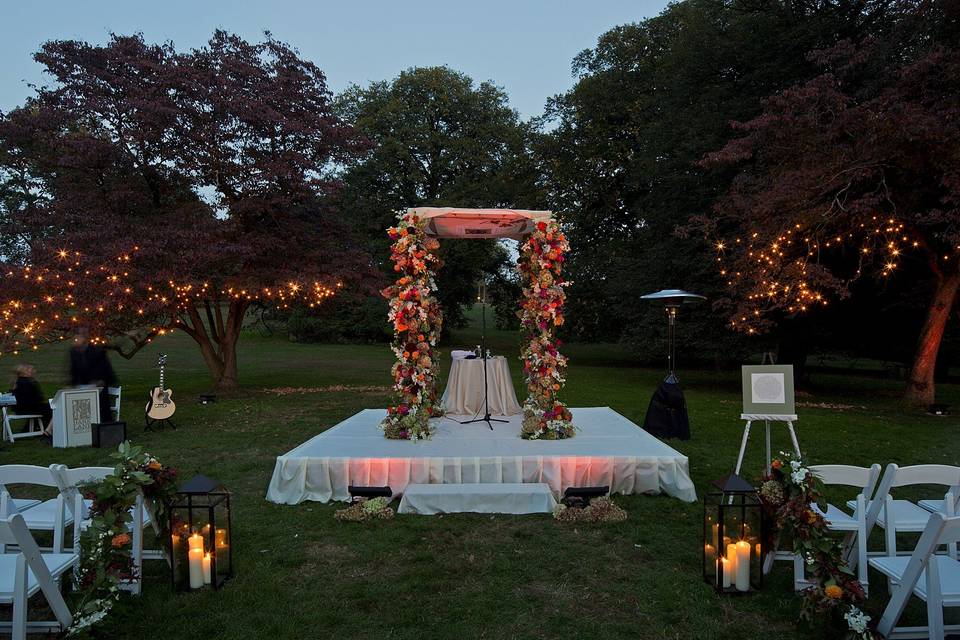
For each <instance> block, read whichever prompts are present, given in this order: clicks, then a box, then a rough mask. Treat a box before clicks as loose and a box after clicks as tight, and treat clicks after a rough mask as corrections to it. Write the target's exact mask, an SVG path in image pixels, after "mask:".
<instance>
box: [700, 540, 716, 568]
mask: <svg viewBox="0 0 960 640" xmlns="http://www.w3.org/2000/svg"><path fill="white" fill-rule="evenodd" d="M703 555H704V556H705V557H706V558H707V562H713V563H716V561H717V560H716V558H717V548H716V547H714V546H713V545H712V544H705V545H703Z"/></svg>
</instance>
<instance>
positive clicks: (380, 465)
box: [267, 407, 697, 504]
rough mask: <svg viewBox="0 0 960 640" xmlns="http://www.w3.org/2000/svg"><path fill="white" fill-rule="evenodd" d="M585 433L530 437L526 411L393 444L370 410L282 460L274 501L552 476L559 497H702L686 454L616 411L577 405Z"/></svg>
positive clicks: (440, 424)
mask: <svg viewBox="0 0 960 640" xmlns="http://www.w3.org/2000/svg"><path fill="white" fill-rule="evenodd" d="M571 412H572V413H573V423H574V424H575V425H576V426H577V427H578V428H579V429H580V430H579V431H578V432H577V435H576V437H574V438H570V439H567V440H523V439H522V438H520V416H510V417H509V419H508V420H509V421H508V422H507V423H496V422H495V423H494V430H493V431H491V430H490V429H489V428H488V427H487V425H486V424H485V423H482V422H481V423H474V424H471V425H461V424H457V423H456V422H454V420H463V419H466V417H463V416H448V417H445V418H438V419H436V421H435V423H436V426H437V431H436V433H435V434H434V436H433V438H431V439H430V440H425V441H420V442H410V441H407V440H388V439H386V438H384V437H383V433H382V432H381V431H380V430H379V429H378V428H377V425H378V424H379V423H380V421H381V420H382V419H383V418H384V417H385V416H386V410H384V409H365V410H363V411H361V412H360V413H358V414H356V415H353V416H351V417H349V418H347V419H346V420H344V421H343V422H341V423H340V424H338V425H336V426H334V427H331V428H330V429H328V430H326V431H324V432H323V433H320V434H318V435H316V436H314V437H313V438H311V439H310V440H308V441H307V442H304V443H303V444H302V445H300V446H299V447H297V448H296V449H294V450H292V451H290V452H288V453H286V454H284V455H282V456H279V457H278V458H277V463H276V466H275V467H274V470H273V478H272V479H271V480H270V488H269V489H268V490H267V500H270V501H271V502H276V503H279V504H298V503H300V502H303V501H304V500H315V501H319V502H329V501H330V500H347V499H348V498H349V494H348V493H347V487H348V486H349V485H351V484H353V485H364V486H383V485H389V486H390V487H391V488H392V489H393V492H394V494H395V495H398V496H399V495H400V494H402V493H403V490H404V488H405V487H406V486H407V485H408V484H439V483H444V484H456V483H476V482H489V483H513V482H543V483H546V484H547V485H549V486H550V489H551V490H552V491H553V492H554V493H555V494H556V495H557V496H559V495H560V494H561V493H562V492H563V490H564V489H566V488H567V487H569V486H599V485H610V491H611V493H622V494H631V493H660V492H663V493H666V494H667V495H670V496H673V497H675V498H679V499H680V500H683V501H685V502H693V501H695V500H696V499H697V495H696V491H695V490H694V487H693V482H692V481H691V480H690V475H689V468H688V461H687V458H686V456H684V455H682V454H681V453H680V452H678V451H676V450H675V449H673V448H671V447H669V446H667V445H666V444H664V443H663V442H661V441H660V440H657V439H656V438H654V437H653V436H651V435H650V434H648V433H647V432H646V431H644V430H643V429H641V428H640V427H638V426H637V425H635V424H634V423H632V422H630V421H629V420H627V419H626V418H625V417H623V416H622V415H620V414H619V413H617V412H616V411H614V410H612V409H610V408H609V407H594V408H586V409H571Z"/></svg>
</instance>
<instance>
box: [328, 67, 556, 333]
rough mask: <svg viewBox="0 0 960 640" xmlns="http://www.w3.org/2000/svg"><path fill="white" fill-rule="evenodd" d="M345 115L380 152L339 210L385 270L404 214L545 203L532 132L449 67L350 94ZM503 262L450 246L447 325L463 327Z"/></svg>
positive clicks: (356, 174)
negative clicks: (465, 309)
mask: <svg viewBox="0 0 960 640" xmlns="http://www.w3.org/2000/svg"><path fill="white" fill-rule="evenodd" d="M337 107H338V112H339V114H340V115H341V117H342V118H344V119H345V120H347V121H349V122H352V123H354V125H355V126H356V127H357V128H358V129H359V130H360V131H361V132H362V133H363V134H365V135H366V136H367V137H369V138H370V140H371V141H372V143H373V145H374V146H373V149H372V151H370V152H369V154H367V155H366V156H365V157H364V158H362V159H361V160H360V161H358V162H356V163H354V164H352V165H351V166H350V167H349V168H348V170H347V171H346V173H345V176H344V188H343V191H342V193H341V198H340V199H341V205H340V208H341V210H343V211H344V212H346V214H347V215H348V216H349V217H350V218H351V219H352V220H354V221H355V222H356V224H358V225H359V227H360V229H361V231H362V232H363V234H364V236H366V237H368V238H370V243H371V250H372V253H373V255H374V256H375V257H376V259H379V260H380V266H381V267H382V268H384V269H387V268H389V265H388V263H389V260H388V258H389V245H390V242H389V240H388V238H387V236H386V233H385V230H386V228H387V227H389V226H390V225H392V224H393V223H394V222H395V220H396V214H397V212H398V211H400V210H402V209H405V208H407V207H415V206H440V205H452V206H463V207H516V208H523V207H528V208H532V207H534V206H536V205H537V204H538V203H539V198H538V194H539V192H538V188H537V181H536V175H537V173H536V167H535V166H534V164H533V162H532V161H531V159H530V158H531V155H530V152H529V144H530V139H531V135H532V133H531V129H530V127H529V126H528V125H526V124H523V123H521V122H520V120H519V118H518V116H517V113H516V111H514V110H513V109H511V108H510V106H509V104H508V100H507V95H506V94H505V93H504V92H503V90H502V89H500V88H499V87H497V86H495V85H493V84H491V83H490V82H481V83H479V84H476V83H475V82H474V81H473V80H472V79H470V78H469V77H468V76H466V75H464V74H462V73H458V72H456V71H453V70H452V69H449V68H447V67H426V68H414V69H409V70H407V71H404V72H403V73H401V74H400V75H399V76H397V77H396V78H395V79H393V80H391V81H389V82H387V81H384V82H375V83H372V84H370V85H369V86H367V87H357V86H355V87H352V88H350V89H348V90H347V91H345V92H344V93H343V94H341V95H340V96H338V99H337ZM504 253H505V252H504V249H503V248H502V247H501V246H499V245H497V244H495V243H490V242H480V241H474V240H469V241H468V240H455V241H453V240H448V241H445V242H443V243H442V245H441V250H440V255H441V257H442V259H443V260H444V267H443V269H442V270H441V271H440V273H439V275H438V278H437V280H438V286H439V289H440V290H439V295H438V297H439V298H440V301H441V304H442V305H443V306H444V313H445V317H446V321H447V323H448V324H449V325H452V326H456V325H457V324H459V323H461V322H462V319H463V315H462V312H461V309H460V307H461V305H463V304H464V303H467V302H469V301H471V300H472V299H473V297H474V296H475V295H476V283H477V281H478V280H479V279H480V278H481V277H483V274H484V273H488V274H489V273H492V272H494V271H495V270H496V269H498V268H499V267H500V265H502V263H503V260H504Z"/></svg>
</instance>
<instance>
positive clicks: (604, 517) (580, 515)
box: [553, 496, 627, 522]
mask: <svg viewBox="0 0 960 640" xmlns="http://www.w3.org/2000/svg"><path fill="white" fill-rule="evenodd" d="M553 517H554V518H555V519H557V520H559V521H560V522H623V521H624V520H626V519H627V512H626V511H624V510H623V509H621V508H620V507H619V506H617V505H616V504H614V502H613V500H611V499H610V498H608V497H606V496H603V497H600V498H594V499H593V500H591V501H590V504H588V505H587V506H585V507H568V506H567V505H565V504H558V505H557V508H556V509H555V510H554V512H553Z"/></svg>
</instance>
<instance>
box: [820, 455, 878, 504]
mask: <svg viewBox="0 0 960 640" xmlns="http://www.w3.org/2000/svg"><path fill="white" fill-rule="evenodd" d="M810 472H811V473H812V474H813V475H815V476H816V477H818V478H820V480H821V481H822V482H823V484H826V485H842V486H845V487H856V488H858V489H863V496H864V497H865V498H866V499H867V500H869V499H870V498H871V497H872V496H873V490H874V489H875V488H876V486H877V480H878V479H879V478H880V465H879V464H872V465H870V466H869V467H854V466H850V465H846V464H820V465H815V466H812V467H810Z"/></svg>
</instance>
